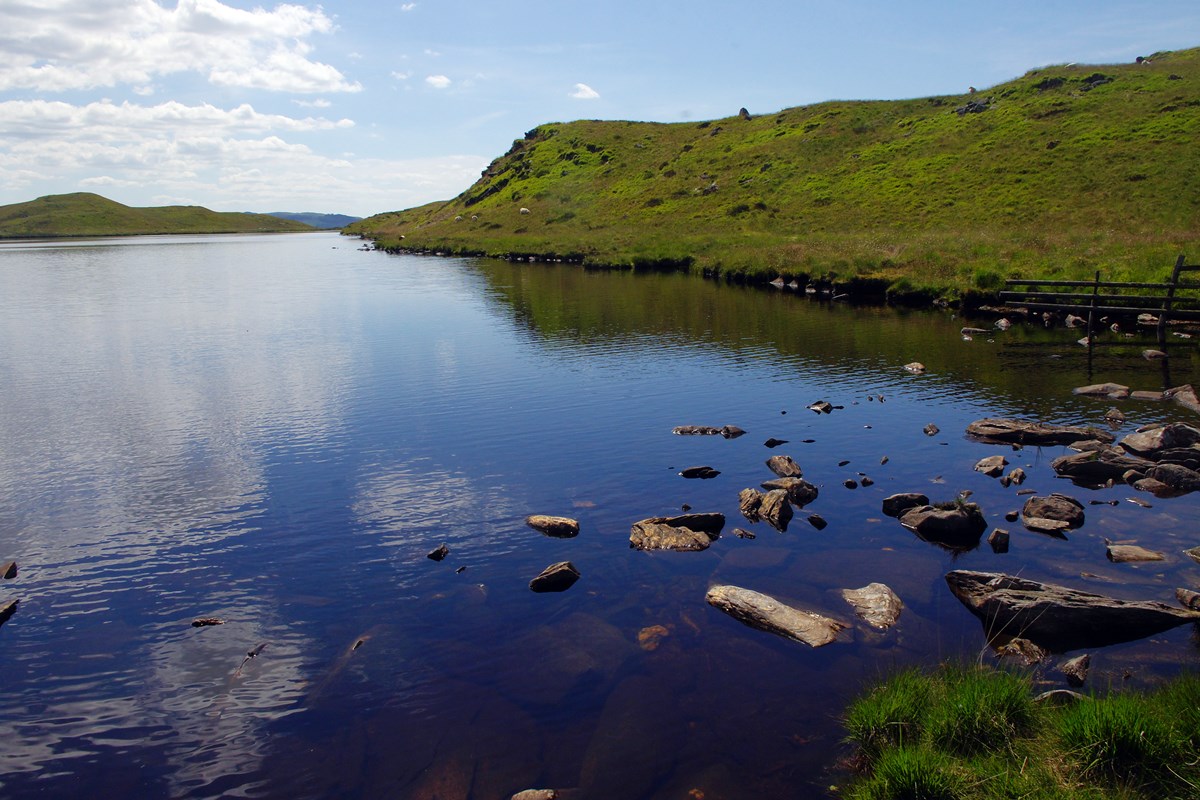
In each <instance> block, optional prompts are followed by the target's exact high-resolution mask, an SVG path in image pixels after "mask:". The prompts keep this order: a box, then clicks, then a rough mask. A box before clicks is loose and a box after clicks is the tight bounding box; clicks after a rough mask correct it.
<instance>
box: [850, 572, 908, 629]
mask: <svg viewBox="0 0 1200 800" xmlns="http://www.w3.org/2000/svg"><path fill="white" fill-rule="evenodd" d="M842 598H843V599H844V600H845V601H846V602H847V603H849V604H850V605H851V606H853V607H854V613H855V614H857V615H858V616H859V617H860V618H861V619H862V620H863V621H864V622H866V623H867V624H868V625H870V626H871V627H872V628H876V629H878V630H881V631H885V630H887V629H888V628H890V627H892V626H893V625H895V624H896V620H898V619H899V618H900V612H901V611H902V610H903V609H904V604H903V603H901V602H900V598H899V597H898V596H897V595H896V593H895V592H893V591H892V590H891V589H890V588H888V587H887V586H886V585H885V584H882V583H868V584H867V585H866V586H864V587H862V588H861V589H842Z"/></svg>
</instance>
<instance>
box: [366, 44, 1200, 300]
mask: <svg viewBox="0 0 1200 800" xmlns="http://www.w3.org/2000/svg"><path fill="white" fill-rule="evenodd" d="M1097 72H1101V73H1103V74H1104V75H1106V76H1109V77H1111V78H1112V81H1111V82H1110V83H1103V84H1099V85H1095V86H1092V87H1090V83H1089V81H1088V78H1090V76H1092V75H1093V74H1095V73H1097ZM1172 76H1176V78H1175V79H1173V78H1172ZM1089 87H1090V88H1089ZM988 98H990V100H991V102H990V106H989V109H988V110H987V111H985V112H983V113H979V114H961V115H960V114H958V113H956V109H957V108H958V107H960V106H962V105H963V104H965V103H966V102H967V101H968V100H987V99H988ZM1197 140H1200V50H1184V51H1177V52H1173V53H1163V54H1157V55H1156V56H1154V57H1153V58H1152V59H1151V60H1150V63H1148V64H1144V65H1135V64H1122V65H1113V66H1103V67H1094V66H1081V65H1073V66H1054V67H1045V68H1041V69H1036V70H1033V71H1031V72H1029V73H1027V74H1026V75H1024V76H1022V77H1020V78H1017V79H1015V80H1013V81H1009V82H1007V83H1004V84H1001V85H999V86H996V87H993V88H992V89H989V90H985V91H983V92H979V93H978V94H977V95H975V96H970V97H969V96H957V97H930V98H919V99H914V100H897V101H869V102H841V101H839V102H828V103H820V104H817V105H812V106H805V107H798V108H790V109H785V110H783V111H779V112H775V113H766V114H761V115H757V116H754V117H753V118H752V119H749V120H745V119H740V118H738V117H730V118H726V119H720V120H713V121H711V122H701V123H677V124H658V123H643V122H606V121H595V120H584V121H577V122H568V123H549V124H545V125H541V126H539V127H537V128H535V129H533V130H531V131H529V132H527V133H526V134H525V136H524V137H523V138H521V139H518V140H516V141H515V142H514V143H513V146H512V148H511V149H510V150H509V151H508V152H507V153H505V154H504V155H503V156H501V157H499V158H497V159H496V160H495V161H493V162H492V164H491V165H490V166H489V167H488V168H487V170H486V171H485V172H484V174H483V176H482V177H481V178H480V179H479V181H477V182H476V183H475V185H473V186H471V187H470V188H469V189H467V190H466V191H465V192H463V193H462V194H461V195H459V196H458V197H456V198H454V199H453V200H450V201H448V202H444V203H432V204H429V205H426V206H422V207H420V208H415V209H409V210H407V211H401V212H393V213H389V214H381V215H377V216H375V217H371V218H369V219H367V220H364V221H362V222H360V223H356V224H355V225H352V226H350V227H349V228H348V229H347V230H348V232H351V233H356V234H361V235H365V236H368V237H370V238H373V239H375V240H376V241H377V242H378V244H379V245H380V246H383V247H404V248H406V249H410V250H432V251H445V252H453V253H464V254H485V255H496V256H527V255H542V256H551V257H562V258H568V259H570V260H576V261H582V262H584V263H587V264H594V265H602V266H614V267H632V266H633V265H634V263H635V262H640V263H650V264H664V265H667V264H670V265H675V266H676V268H683V269H687V270H690V271H692V272H694V273H697V274H705V275H709V276H720V277H723V278H726V279H728V280H733V281H751V282H757V281H769V280H772V279H774V278H775V277H777V276H780V275H783V276H785V277H789V278H791V277H796V278H800V279H807V278H811V277H832V278H834V279H835V280H837V281H839V282H841V283H844V284H849V283H851V282H853V281H860V282H866V283H864V285H867V284H869V285H873V286H884V287H886V286H888V285H889V284H892V283H895V282H896V281H898V280H900V279H905V280H907V281H908V282H909V283H908V285H907V286H905V287H902V288H903V289H905V291H911V292H915V296H917V297H924V296H936V295H939V294H962V293H964V292H968V291H972V290H974V291H983V292H989V291H993V290H994V289H995V288H996V287H997V286H999V285H1000V283H1001V282H1002V281H1003V280H1004V279H1005V278H1009V277H1021V276H1026V277H1028V276H1038V277H1042V276H1051V275H1053V276H1057V277H1063V278H1066V277H1077V278H1083V277H1091V275H1092V272H1093V271H1094V270H1096V269H1100V270H1102V271H1104V272H1105V274H1106V276H1107V277H1110V278H1111V279H1114V280H1120V279H1125V280H1132V279H1147V278H1149V277H1153V278H1154V279H1156V280H1157V279H1161V278H1162V277H1163V275H1164V273H1166V272H1168V271H1169V268H1170V266H1171V264H1173V262H1174V260H1175V257H1176V256H1177V255H1178V254H1179V253H1180V252H1189V253H1195V252H1196V251H1197V249H1198V239H1200V226H1198V225H1197V224H1196V222H1197V219H1198V218H1200V194H1197V193H1196V192H1195V190H1194V186H1196V185H1197V183H1200V159H1196V158H1195V157H1194V145H1193V144H1192V143H1193V142H1195V141H1197ZM522 208H525V209H528V211H529V213H527V214H522V213H520V210H521V209H522ZM401 237H403V239H402V238H401Z"/></svg>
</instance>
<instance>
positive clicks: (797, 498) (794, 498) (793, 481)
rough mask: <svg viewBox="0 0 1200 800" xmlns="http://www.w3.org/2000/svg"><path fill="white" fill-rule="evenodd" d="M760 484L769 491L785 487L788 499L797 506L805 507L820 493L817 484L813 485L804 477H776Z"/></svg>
mask: <svg viewBox="0 0 1200 800" xmlns="http://www.w3.org/2000/svg"><path fill="white" fill-rule="evenodd" d="M759 485H760V486H762V488H764V489H767V490H768V491H771V490H774V489H783V490H784V491H785V492H787V496H788V500H789V501H791V503H792V505H794V506H795V507H796V508H804V507H805V506H806V505H808V504H809V503H811V502H812V501H813V500H816V499H817V495H818V494H819V493H820V492H819V491H818V490H817V487H816V486H813V485H812V484H811V483H809V482H808V481H806V480H804V479H803V478H776V479H774V480H770V481H763V482H762V483H761V484H759Z"/></svg>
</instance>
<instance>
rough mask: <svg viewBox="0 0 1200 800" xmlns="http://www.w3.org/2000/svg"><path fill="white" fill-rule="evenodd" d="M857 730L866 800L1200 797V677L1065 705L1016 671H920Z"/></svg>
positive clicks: (856, 788) (867, 698)
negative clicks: (1038, 694)
mask: <svg viewBox="0 0 1200 800" xmlns="http://www.w3.org/2000/svg"><path fill="white" fill-rule="evenodd" d="M845 724H846V729H847V731H848V733H849V737H848V738H849V740H850V741H852V742H855V743H856V744H857V745H858V746H859V749H860V755H861V762H862V763H863V765H864V766H865V768H864V770H863V772H862V774H861V775H860V776H859V777H857V778H856V779H855V780H854V781H852V782H851V784H850V785H849V786H848V787H847V789H846V791H845V796H847V797H850V798H853V799H854V800H909V799H910V798H911V799H912V800H918V799H922V800H941V799H942V798H945V799H946V800H976V798H978V800H991V799H992V798H1046V799H1047V800H1049V799H1050V798H1068V799H1070V800H1083V799H1084V798H1087V800H1110V799H1111V800H1117V799H1118V798H1120V799H1121V800H1141V799H1142V798H1145V800H1150V798H1154V799H1155V800H1158V799H1159V798H1178V799H1179V800H1184V799H1185V798H1190V799H1192V800H1194V799H1195V798H1200V747H1198V745H1200V676H1195V675H1190V676H1183V677H1180V678H1177V679H1176V680H1175V681H1173V682H1172V683H1170V684H1169V685H1167V686H1166V687H1164V688H1162V689H1160V690H1158V691H1156V692H1154V693H1151V694H1138V693H1122V694H1116V693H1114V694H1111V695H1109V696H1107V697H1090V698H1085V699H1082V700H1079V701H1078V702H1076V703H1074V704H1072V705H1068V706H1053V705H1043V704H1038V703H1035V702H1034V700H1033V695H1032V691H1031V685H1030V681H1029V679H1028V678H1027V677H1023V676H1020V675H1017V674H1013V673H1010V672H1005V671H1001V670H996V669H987V668H983V667H943V668H941V669H939V670H938V671H936V672H934V673H932V674H929V675H923V674H921V673H920V672H919V671H918V670H915V669H910V670H905V671H903V672H900V673H898V674H897V675H895V676H893V677H892V678H891V679H889V680H887V681H884V682H883V683H881V684H880V685H878V686H876V687H874V688H872V689H871V690H870V691H868V692H867V693H866V694H865V695H863V696H862V697H860V698H859V699H857V700H856V701H854V702H853V703H852V704H851V705H850V707H849V708H848V709H847V712H846V719H845Z"/></svg>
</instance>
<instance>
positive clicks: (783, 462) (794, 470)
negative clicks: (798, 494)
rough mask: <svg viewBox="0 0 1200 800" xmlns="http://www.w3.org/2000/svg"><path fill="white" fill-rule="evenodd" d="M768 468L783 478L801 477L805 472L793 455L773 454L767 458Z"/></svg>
mask: <svg viewBox="0 0 1200 800" xmlns="http://www.w3.org/2000/svg"><path fill="white" fill-rule="evenodd" d="M767 469H769V470H771V472H774V473H775V474H776V475H778V476H779V477H781V478H799V477H801V476H803V474H804V471H803V470H801V469H800V465H799V464H797V463H796V462H795V461H793V460H792V457H791V456H771V457H770V458H768V459H767Z"/></svg>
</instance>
